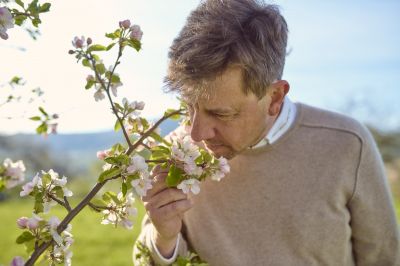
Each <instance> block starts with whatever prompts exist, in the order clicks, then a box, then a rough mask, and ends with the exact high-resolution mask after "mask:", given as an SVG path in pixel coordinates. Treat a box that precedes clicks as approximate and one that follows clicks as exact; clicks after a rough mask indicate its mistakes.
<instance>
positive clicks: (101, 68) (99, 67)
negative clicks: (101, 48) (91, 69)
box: [96, 64, 106, 75]
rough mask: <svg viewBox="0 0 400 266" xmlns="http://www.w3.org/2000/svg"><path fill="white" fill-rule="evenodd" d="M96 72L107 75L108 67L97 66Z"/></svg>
mask: <svg viewBox="0 0 400 266" xmlns="http://www.w3.org/2000/svg"><path fill="white" fill-rule="evenodd" d="M96 71H97V72H99V74H100V75H103V74H104V73H106V67H105V66H104V64H97V65H96Z"/></svg>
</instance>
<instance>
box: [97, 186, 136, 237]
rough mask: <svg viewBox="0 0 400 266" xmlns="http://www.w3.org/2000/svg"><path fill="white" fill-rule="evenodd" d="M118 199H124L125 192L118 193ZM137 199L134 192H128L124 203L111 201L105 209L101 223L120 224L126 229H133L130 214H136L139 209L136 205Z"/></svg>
mask: <svg viewBox="0 0 400 266" xmlns="http://www.w3.org/2000/svg"><path fill="white" fill-rule="evenodd" d="M117 198H118V200H120V201H122V200H123V194H122V193H121V192H120V193H118V195H117ZM134 202H135V199H134V197H133V194H132V193H128V194H127V195H126V197H125V201H124V202H123V203H122V204H118V205H117V204H116V203H115V202H111V203H109V204H108V205H107V209H106V210H104V211H103V214H104V217H103V220H102V222H101V224H114V225H117V224H120V225H121V226H123V227H125V228H126V229H132V228H133V223H132V221H130V220H129V216H136V215H137V209H136V208H135V206H134Z"/></svg>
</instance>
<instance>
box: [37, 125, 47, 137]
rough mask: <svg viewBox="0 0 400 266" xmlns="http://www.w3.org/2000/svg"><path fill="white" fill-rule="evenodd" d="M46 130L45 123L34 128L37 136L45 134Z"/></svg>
mask: <svg viewBox="0 0 400 266" xmlns="http://www.w3.org/2000/svg"><path fill="white" fill-rule="evenodd" d="M47 129H48V127H47V124H46V123H42V124H40V126H38V127H37V128H36V133H37V134H39V135H40V134H45V133H47Z"/></svg>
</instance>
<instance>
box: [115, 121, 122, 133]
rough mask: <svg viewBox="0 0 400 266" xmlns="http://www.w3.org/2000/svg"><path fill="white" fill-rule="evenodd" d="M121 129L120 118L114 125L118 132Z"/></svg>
mask: <svg viewBox="0 0 400 266" xmlns="http://www.w3.org/2000/svg"><path fill="white" fill-rule="evenodd" d="M120 129H121V123H120V122H119V120H118V119H117V121H115V125H114V131H115V132H117V131H119V130H120Z"/></svg>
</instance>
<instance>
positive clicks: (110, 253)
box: [0, 200, 144, 266]
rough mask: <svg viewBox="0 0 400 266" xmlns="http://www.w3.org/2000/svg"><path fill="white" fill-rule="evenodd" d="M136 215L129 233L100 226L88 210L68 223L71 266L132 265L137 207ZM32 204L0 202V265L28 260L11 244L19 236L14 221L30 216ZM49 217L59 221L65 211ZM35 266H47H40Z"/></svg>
mask: <svg viewBox="0 0 400 266" xmlns="http://www.w3.org/2000/svg"><path fill="white" fill-rule="evenodd" d="M138 210H139V215H138V217H137V220H136V224H135V226H134V229H133V230H126V229H124V228H122V227H118V228H115V227H113V226H111V225H102V224H100V221H101V217H102V216H101V214H99V213H95V212H93V211H91V210H89V209H85V210H83V211H82V213H81V214H80V215H78V216H77V217H76V218H75V219H74V220H73V221H72V233H73V235H74V239H75V242H74V244H73V245H72V251H73V254H74V255H73V258H72V260H73V265H75V266H76V265H105V266H107V265H110V266H111V265H112V266H122V265H132V246H133V243H134V241H135V239H136V237H137V235H138V233H139V232H140V220H141V217H142V216H143V212H144V209H143V207H142V206H141V205H138ZM31 212H32V203H31V201H29V200H14V201H7V202H0V215H1V222H0V251H1V252H0V265H3V264H4V265H8V264H9V263H10V261H11V260H12V258H13V257H14V256H16V255H20V256H23V257H25V258H27V257H28V254H27V253H26V252H25V248H24V246H23V245H18V244H16V243H15V239H16V238H17V236H18V235H19V234H20V233H21V232H22V230H20V229H18V228H17V225H16V223H15V221H16V220H17V219H18V218H19V217H21V216H30V215H29V214H30V213H31ZM52 215H56V216H58V217H59V218H62V217H63V216H64V215H65V211H63V210H62V209H60V208H58V209H56V208H55V211H54V213H53V211H52ZM35 265H48V264H47V263H40V264H35Z"/></svg>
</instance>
